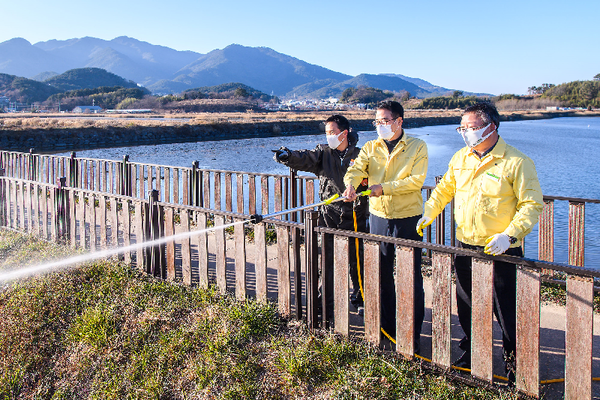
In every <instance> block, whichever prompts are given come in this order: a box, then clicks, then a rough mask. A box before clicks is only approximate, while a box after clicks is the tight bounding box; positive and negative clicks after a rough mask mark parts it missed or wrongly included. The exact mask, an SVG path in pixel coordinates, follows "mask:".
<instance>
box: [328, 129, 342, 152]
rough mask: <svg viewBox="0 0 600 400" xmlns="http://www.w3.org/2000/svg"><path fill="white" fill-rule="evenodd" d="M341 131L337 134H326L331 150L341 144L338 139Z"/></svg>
mask: <svg viewBox="0 0 600 400" xmlns="http://www.w3.org/2000/svg"><path fill="white" fill-rule="evenodd" d="M342 133H344V132H343V131H342V132H340V133H339V134H338V135H327V144H328V145H329V147H330V148H331V149H332V150H335V149H337V148H338V147H339V146H340V144H342V140H340V136H342Z"/></svg>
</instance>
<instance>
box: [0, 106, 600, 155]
mask: <svg viewBox="0 0 600 400" xmlns="http://www.w3.org/2000/svg"><path fill="white" fill-rule="evenodd" d="M572 116H600V112H594V111H591V112H590V111H563V112H556V111H553V112H547V111H544V112H535V111H530V112H511V113H503V114H502V119H503V120H505V121H518V120H527V119H544V118H557V117H572ZM325 118H326V117H325ZM325 118H315V119H314V120H303V121H289V120H288V121H272V122H268V121H264V122H252V121H250V122H248V121H226V120H225V121H222V122H211V123H195V122H194V120H193V119H192V120H190V121H189V122H184V123H181V122H178V123H171V124H169V123H164V122H162V123H161V124H159V125H152V124H145V123H143V122H137V121H132V122H131V123H128V124H127V125H124V126H123V125H122V126H119V125H118V124H110V123H106V120H105V121H102V122H101V123H98V122H94V121H87V122H88V123H86V124H78V125H76V126H73V127H69V126H60V125H58V124H57V125H55V126H48V125H46V126H40V127H37V126H35V125H33V126H27V127H25V126H20V127H14V126H6V125H5V126H4V129H0V149H3V150H13V151H29V150H30V149H34V150H35V152H38V153H51V152H60V151H72V150H82V149H93V148H105V147H121V146H137V145H151V144H162V143H183V142H197V141H206V140H226V139H237V138H244V139H247V138H261V137H270V136H285V135H310V134H315V133H319V132H323V131H324V124H323V122H322V121H323V120H324V119H325ZM349 119H350V123H351V126H352V127H353V129H355V130H373V126H372V125H371V122H372V119H365V118H364V116H361V118H359V119H355V118H354V119H353V118H352V116H351V115H349ZM459 123H460V113H459V112H457V111H446V112H443V111H442V112H437V113H432V112H418V111H407V113H406V115H405V121H404V127H405V128H417V127H423V126H431V125H447V124H452V125H458V124H459Z"/></svg>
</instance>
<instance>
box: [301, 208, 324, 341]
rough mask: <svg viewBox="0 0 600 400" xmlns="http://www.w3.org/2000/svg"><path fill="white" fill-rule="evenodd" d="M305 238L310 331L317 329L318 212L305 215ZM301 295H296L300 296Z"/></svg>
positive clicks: (308, 212)
mask: <svg viewBox="0 0 600 400" xmlns="http://www.w3.org/2000/svg"><path fill="white" fill-rule="evenodd" d="M305 215H306V220H305V222H304V226H305V228H304V238H305V248H306V322H307V324H308V328H309V329H316V328H317V317H318V315H317V296H318V290H319V286H318V281H319V271H318V268H319V265H318V264H319V263H318V257H319V255H318V252H317V250H318V249H317V248H318V243H317V233H316V232H315V227H316V226H317V215H318V213H317V212H316V211H307V212H306V213H305ZM298 295H299V293H296V296H298Z"/></svg>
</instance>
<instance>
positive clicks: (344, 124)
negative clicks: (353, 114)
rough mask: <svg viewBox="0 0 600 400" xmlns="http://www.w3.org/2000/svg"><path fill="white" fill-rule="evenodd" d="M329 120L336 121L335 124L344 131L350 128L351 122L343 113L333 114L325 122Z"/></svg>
mask: <svg viewBox="0 0 600 400" xmlns="http://www.w3.org/2000/svg"><path fill="white" fill-rule="evenodd" d="M328 122H335V124H336V125H337V127H338V129H339V130H340V132H343V131H345V130H348V131H349V130H350V122H348V120H347V119H346V117H344V116H343V115H338V114H335V115H332V116H331V117H329V118H327V119H326V120H325V123H328Z"/></svg>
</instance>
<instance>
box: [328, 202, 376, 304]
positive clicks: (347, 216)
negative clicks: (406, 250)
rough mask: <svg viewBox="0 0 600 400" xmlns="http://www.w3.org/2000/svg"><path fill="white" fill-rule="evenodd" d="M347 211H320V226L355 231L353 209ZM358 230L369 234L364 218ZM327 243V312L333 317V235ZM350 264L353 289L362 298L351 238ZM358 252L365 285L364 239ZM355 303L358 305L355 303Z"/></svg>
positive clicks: (358, 222)
mask: <svg viewBox="0 0 600 400" xmlns="http://www.w3.org/2000/svg"><path fill="white" fill-rule="evenodd" d="M347 208H349V210H348V209H346V210H345V212H343V213H342V212H340V211H339V209H335V208H331V207H327V208H325V207H323V208H321V209H320V210H319V219H318V225H319V226H325V227H327V228H334V229H345V230H349V231H354V218H353V215H352V209H351V207H347ZM356 223H357V230H358V232H367V221H366V219H364V218H361V219H359V218H357V220H356ZM326 240H327V243H326V244H325V245H326V247H327V248H328V249H329V250H328V251H327V254H326V259H325V276H326V278H327V283H328V284H327V287H326V288H325V290H326V296H327V297H326V304H327V311H328V314H329V315H330V316H332V315H333V297H334V296H333V235H327V236H326ZM348 252H349V254H348V262H349V264H350V265H349V267H350V279H351V281H352V287H353V288H354V295H353V297H356V296H357V295H358V296H360V289H359V282H358V265H357V260H356V240H355V239H354V238H350V239H349V240H348ZM358 252H359V259H360V272H361V274H360V275H361V281H362V282H363V284H364V280H363V279H364V278H363V277H364V272H363V269H364V248H363V241H362V239H359V240H358ZM359 300H360V303H362V296H361V297H359ZM353 303H355V305H357V304H356V302H355V301H353Z"/></svg>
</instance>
